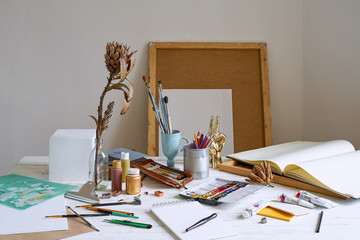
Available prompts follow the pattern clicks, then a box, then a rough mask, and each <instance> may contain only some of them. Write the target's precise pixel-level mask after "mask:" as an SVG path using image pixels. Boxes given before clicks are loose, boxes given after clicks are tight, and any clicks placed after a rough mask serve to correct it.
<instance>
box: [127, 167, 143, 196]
mask: <svg viewBox="0 0 360 240" xmlns="http://www.w3.org/2000/svg"><path fill="white" fill-rule="evenodd" d="M127 173H128V174H127V176H126V193H127V194H130V195H135V194H138V193H140V192H141V177H140V170H139V169H138V168H129V169H128V172H127Z"/></svg>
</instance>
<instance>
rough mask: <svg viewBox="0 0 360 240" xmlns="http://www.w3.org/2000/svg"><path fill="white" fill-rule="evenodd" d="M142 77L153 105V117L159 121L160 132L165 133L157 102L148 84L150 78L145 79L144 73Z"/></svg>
mask: <svg viewBox="0 0 360 240" xmlns="http://www.w3.org/2000/svg"><path fill="white" fill-rule="evenodd" d="M142 79H143V81H144V83H145V86H146V89H147V90H148V94H149V97H150V100H151V103H152V105H153V110H154V113H155V117H156V120H157V121H158V123H159V127H160V129H161V132H162V133H166V132H165V128H164V124H163V122H162V120H161V117H160V113H159V108H158V106H157V104H156V102H155V98H154V96H153V94H152V92H151V89H150V86H149V82H150V79H149V80H147V79H146V76H145V75H143V77H142Z"/></svg>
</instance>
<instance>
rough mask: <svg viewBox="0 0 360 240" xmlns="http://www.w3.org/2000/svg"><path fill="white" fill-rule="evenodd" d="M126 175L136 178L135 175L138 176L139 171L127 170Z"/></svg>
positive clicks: (134, 169) (136, 169) (135, 169)
mask: <svg viewBox="0 0 360 240" xmlns="http://www.w3.org/2000/svg"><path fill="white" fill-rule="evenodd" d="M127 174H128V175H132V176H137V175H139V174H140V169H138V168H129V169H128V172H127Z"/></svg>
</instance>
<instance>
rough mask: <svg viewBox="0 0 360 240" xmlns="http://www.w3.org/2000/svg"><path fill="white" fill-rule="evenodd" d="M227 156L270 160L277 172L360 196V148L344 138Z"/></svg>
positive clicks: (253, 161)
mask: <svg viewBox="0 0 360 240" xmlns="http://www.w3.org/2000/svg"><path fill="white" fill-rule="evenodd" d="M227 157H228V158H232V159H235V160H237V161H240V162H244V163H248V164H252V165H256V164H260V163H261V162H262V161H263V160H265V161H267V162H268V163H269V164H270V165H271V168H272V170H273V172H274V173H277V174H280V175H284V176H286V177H290V178H293V179H296V180H299V181H303V182H306V183H309V184H312V185H315V186H318V187H321V188H324V189H328V190H330V191H333V192H335V193H338V194H340V195H344V196H347V197H352V198H360V184H357V182H358V173H359V172H360V151H355V149H354V146H353V145H352V144H351V143H349V142H348V141H345V140H333V141H327V142H307V141H297V142H289V143H283V144H278V145H273V146H270V147H264V148H259V149H254V150H249V151H244V152H240V153H235V154H230V155H228V156H227Z"/></svg>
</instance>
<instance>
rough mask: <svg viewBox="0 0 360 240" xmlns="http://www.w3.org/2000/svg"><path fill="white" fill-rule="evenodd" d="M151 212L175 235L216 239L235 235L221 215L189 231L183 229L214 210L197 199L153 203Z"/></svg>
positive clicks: (197, 238) (181, 237)
mask: <svg viewBox="0 0 360 240" xmlns="http://www.w3.org/2000/svg"><path fill="white" fill-rule="evenodd" d="M151 212H152V213H154V215H155V216H156V217H157V218H159V219H160V220H161V221H162V222H163V223H164V224H165V225H166V226H167V227H168V228H169V229H170V230H171V231H172V232H173V233H174V234H175V235H176V236H178V237H179V238H180V239H183V240H186V239H189V240H194V239H196V240H201V239H204V240H205V239H216V238H221V237H227V236H232V235H236V234H237V232H236V231H235V229H233V228H232V227H230V226H229V225H228V224H226V222H224V221H222V220H221V216H217V217H216V218H215V219H212V220H210V221H209V222H207V223H205V224H204V225H202V226H199V227H197V228H195V229H193V230H191V231H189V232H185V229H187V228H188V227H190V226H191V225H193V224H195V223H196V222H198V221H199V220H201V219H203V218H205V217H208V216H210V215H211V214H213V213H214V212H215V211H214V212H212V211H210V210H209V209H208V208H206V207H205V206H203V205H201V204H200V203H199V202H197V201H174V202H169V203H162V204H155V205H153V207H152V208H151Z"/></svg>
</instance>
